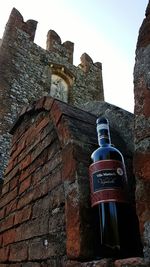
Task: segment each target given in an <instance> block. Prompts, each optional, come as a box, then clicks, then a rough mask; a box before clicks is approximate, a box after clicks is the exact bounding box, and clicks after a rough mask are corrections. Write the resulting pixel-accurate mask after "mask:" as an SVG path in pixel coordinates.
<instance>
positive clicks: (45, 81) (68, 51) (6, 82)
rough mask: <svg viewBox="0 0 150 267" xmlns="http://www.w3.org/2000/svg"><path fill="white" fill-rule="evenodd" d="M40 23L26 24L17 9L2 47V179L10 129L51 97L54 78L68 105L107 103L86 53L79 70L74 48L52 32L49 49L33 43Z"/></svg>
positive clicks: (98, 67) (95, 68) (96, 70)
mask: <svg viewBox="0 0 150 267" xmlns="http://www.w3.org/2000/svg"><path fill="white" fill-rule="evenodd" d="M36 26H37V22H36V21H34V20H28V21H27V22H24V21H23V17H22V15H21V14H20V13H19V12H18V11H17V10H16V9H15V8H14V9H13V10H12V12H11V14H10V17H9V20H8V23H7V24H6V28H5V31H4V35H3V38H2V42H1V46H0V103H1V105H0V160H1V165H0V178H1V179H2V173H3V169H5V168H6V165H7V158H8V155H9V143H10V135H9V129H10V128H11V126H12V124H13V123H14V122H15V120H16V118H17V115H18V113H19V111H20V110H21V109H22V107H23V106H24V105H25V104H29V103H31V102H32V101H33V100H35V99H38V98H39V97H42V96H45V95H50V94H51V80H52V75H54V74H55V75H57V77H59V79H62V80H63V81H64V82H65V83H66V85H67V99H68V101H67V102H68V103H69V104H72V105H75V106H82V104H83V103H85V102H86V101H93V100H104V94H103V81H102V65H101V63H98V62H97V63H94V62H93V61H92V59H91V58H90V56H88V55H87V54H86V53H84V54H83V55H82V56H81V63H80V64H79V66H78V67H76V66H74V65H73V50H74V44H73V43H72V42H70V41H66V42H64V43H62V42H61V39H60V37H59V36H58V34H57V33H55V32H54V31H53V30H50V31H49V32H48V35H47V46H46V49H47V50H45V49H42V48H41V47H39V46H38V45H36V44H35V43H34V42H33V40H34V36H35V30H36Z"/></svg>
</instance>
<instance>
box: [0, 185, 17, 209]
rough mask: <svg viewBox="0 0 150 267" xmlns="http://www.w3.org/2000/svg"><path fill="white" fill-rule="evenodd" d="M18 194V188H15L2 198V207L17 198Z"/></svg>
mask: <svg viewBox="0 0 150 267" xmlns="http://www.w3.org/2000/svg"><path fill="white" fill-rule="evenodd" d="M16 196H17V188H15V189H14V190H13V191H11V192H9V193H8V194H5V196H4V197H3V198H2V200H1V202H0V207H3V206H5V205H6V204H7V203H9V202H10V201H11V200H13V199H15V198H16Z"/></svg>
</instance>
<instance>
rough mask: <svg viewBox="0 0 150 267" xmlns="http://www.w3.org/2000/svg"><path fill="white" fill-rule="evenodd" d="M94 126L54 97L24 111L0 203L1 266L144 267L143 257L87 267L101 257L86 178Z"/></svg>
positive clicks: (91, 120)
mask: <svg viewBox="0 0 150 267" xmlns="http://www.w3.org/2000/svg"><path fill="white" fill-rule="evenodd" d="M95 119H96V117H95V115H92V114H90V113H88V112H85V111H83V110H80V109H77V108H75V107H73V106H69V105H67V104H65V103H63V102H61V101H58V100H54V99H53V98H50V97H44V98H42V99H40V100H38V101H37V102H34V103H33V104H32V105H30V106H26V107H24V109H23V110H22V113H21V114H20V117H19V118H18V120H17V121H16V123H15V125H14V126H13V128H12V130H11V133H12V134H13V141H12V147H11V152H10V160H9V164H8V167H7V169H6V172H5V180H4V185H3V190H2V196H1V199H0V266H1V267H7V266H10V267H11V266H18V267H26V266H36V267H42V266H50V267H56V266H57V267H65V266H66V267H75V266H85V267H86V266H87V267H88V266H97V267H98V266H106V267H107V266H108V267H110V266H116V267H119V266H123V264H125V263H126V264H129V266H131V265H132V266H134V263H135V264H137V265H135V266H138V264H139V266H146V265H145V261H144V260H143V259H140V258H139V259H137V258H135V259H132V260H129V259H126V261H116V262H114V263H112V261H111V260H109V259H108V260H101V261H96V262H95V261H93V262H92V261H91V262H89V260H90V259H94V257H95V247H94V239H95V236H94V224H93V217H92V212H93V211H92V209H91V207H90V190H89V177H88V167H89V164H90V155H91V153H92V152H93V150H94V149H95V148H96V146H97V136H96V131H95ZM116 134H117V132H116V133H115V135H116ZM117 140H118V143H120V139H119V135H118V139H117ZM83 262H84V263H83ZM140 264H142V265H140ZM126 266H128V265H126Z"/></svg>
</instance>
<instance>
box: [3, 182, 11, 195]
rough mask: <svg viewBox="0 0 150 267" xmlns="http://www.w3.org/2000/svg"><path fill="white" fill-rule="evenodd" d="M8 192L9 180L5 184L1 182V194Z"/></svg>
mask: <svg viewBox="0 0 150 267" xmlns="http://www.w3.org/2000/svg"><path fill="white" fill-rule="evenodd" d="M8 192H9V182H8V183H7V184H3V187H2V195H5V194H6V193H8Z"/></svg>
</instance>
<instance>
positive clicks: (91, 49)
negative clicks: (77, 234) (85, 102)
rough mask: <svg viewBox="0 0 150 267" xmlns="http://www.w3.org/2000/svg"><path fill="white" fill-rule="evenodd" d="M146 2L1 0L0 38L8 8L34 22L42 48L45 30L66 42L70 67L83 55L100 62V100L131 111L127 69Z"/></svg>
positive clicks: (130, 75) (130, 78) (130, 72)
mask: <svg viewBox="0 0 150 267" xmlns="http://www.w3.org/2000/svg"><path fill="white" fill-rule="evenodd" d="M147 4H148V0H43V1H41V0H38V1H37V0H30V1H29V0H26V1H23V0H22V1H21V0H5V1H3V4H2V5H1V8H0V37H2V35H3V32H4V28H5V25H6V23H7V21H8V18H9V15H10V12H11V10H12V8H13V7H15V8H17V9H18V11H19V12H20V13H21V14H22V16H23V18H24V20H25V21H26V20H28V19H34V20H36V21H38V26H37V31H36V37H35V43H37V44H38V45H40V46H41V47H43V48H45V46H46V35H47V32H48V30H50V29H52V30H54V31H56V32H57V34H58V35H59V36H60V38H61V40H62V42H65V41H67V40H68V41H71V42H73V43H74V44H75V47H74V65H78V64H79V63H80V56H81V55H82V54H83V53H85V52H86V53H87V54H88V55H89V56H90V57H91V58H92V59H93V61H94V62H101V63H102V68H103V84H104V94H105V101H107V102H109V103H111V104H114V105H116V106H119V107H121V108H124V109H126V110H128V111H130V112H133V110H134V93H133V68H134V63H135V48H136V42H137V37H138V31H139V28H140V26H141V23H142V21H143V19H144V17H145V10H146V6H147Z"/></svg>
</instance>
